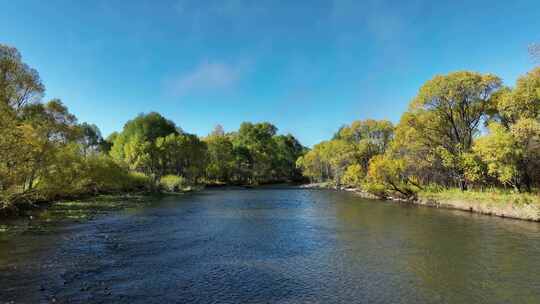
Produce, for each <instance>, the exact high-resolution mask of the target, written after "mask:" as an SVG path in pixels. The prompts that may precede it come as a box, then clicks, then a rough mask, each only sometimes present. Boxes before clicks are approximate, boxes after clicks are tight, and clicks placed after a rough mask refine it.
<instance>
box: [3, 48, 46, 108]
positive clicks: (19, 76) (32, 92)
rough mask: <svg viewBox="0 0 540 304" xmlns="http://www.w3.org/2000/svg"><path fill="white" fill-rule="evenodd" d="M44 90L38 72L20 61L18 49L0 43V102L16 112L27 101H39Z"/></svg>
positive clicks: (27, 102)
mask: <svg viewBox="0 0 540 304" xmlns="http://www.w3.org/2000/svg"><path fill="white" fill-rule="evenodd" d="M44 91H45V87H44V86H43V84H42V83H41V79H40V78H39V74H38V73H37V71H36V70H34V69H32V68H30V67H29V66H28V65H26V64H25V63H23V62H22V57H21V54H20V53H19V51H18V50H17V49H16V48H12V47H9V46H6V45H3V44H0V103H3V104H6V105H8V106H9V107H11V108H12V109H13V110H14V111H16V112H18V111H19V110H21V109H22V108H23V107H24V106H25V105H27V104H29V103H32V102H39V101H40V100H41V97H42V96H43V92H44Z"/></svg>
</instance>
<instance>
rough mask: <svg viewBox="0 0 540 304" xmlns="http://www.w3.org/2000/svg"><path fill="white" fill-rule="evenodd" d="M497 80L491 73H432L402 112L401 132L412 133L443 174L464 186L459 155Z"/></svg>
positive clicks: (471, 136) (476, 127) (467, 144)
mask: <svg viewBox="0 0 540 304" xmlns="http://www.w3.org/2000/svg"><path fill="white" fill-rule="evenodd" d="M500 85H501V81H500V79H499V78H498V77H496V76H493V75H491V74H479V73H474V72H467V71H465V72H454V73H451V74H448V75H445V76H436V77H434V78H433V79H431V80H429V81H428V82H426V83H425V84H424V85H423V86H422V88H421V89H420V91H419V93H418V95H417V96H416V98H415V99H414V100H413V102H412V103H411V105H410V107H409V111H408V113H406V115H407V116H406V120H405V121H404V123H405V124H406V125H401V126H400V127H402V128H406V129H408V128H410V129H412V132H411V131H406V132H404V133H407V132H408V133H409V134H414V135H416V136H417V137H418V138H417V140H418V142H420V143H422V144H423V145H424V146H425V148H424V149H423V150H425V152H427V153H429V154H430V155H431V156H428V157H431V158H439V159H440V161H441V163H442V164H443V166H444V167H445V169H446V170H447V174H449V175H450V176H451V178H452V179H453V180H454V181H455V183H456V184H458V185H459V186H460V188H461V189H466V187H467V179H466V176H465V168H464V165H463V162H462V160H463V155H464V154H465V153H469V152H470V150H471V147H472V145H473V140H474V137H475V136H476V135H477V134H478V131H479V126H480V124H481V122H482V121H483V120H484V119H485V118H486V117H487V113H488V109H489V105H490V103H489V101H490V98H491V96H492V95H493V94H494V92H496V90H497V89H498V88H499V87H500Z"/></svg>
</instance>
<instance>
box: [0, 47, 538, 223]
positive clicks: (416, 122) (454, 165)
mask: <svg viewBox="0 0 540 304" xmlns="http://www.w3.org/2000/svg"><path fill="white" fill-rule="evenodd" d="M44 92H45V87H44V85H43V83H42V82H41V79H40V77H39V74H38V72H37V71H35V70H34V69H32V68H31V67H29V66H28V65H26V64H25V63H24V62H23V61H22V58H21V54H20V53H19V52H18V51H17V49H15V48H13V47H9V46H5V45H0V213H1V210H4V211H5V210H8V209H9V208H12V207H13V206H16V205H21V206H23V205H25V204H33V203H34V202H36V201H50V200H55V199H59V198H64V197H74V196H79V195H83V194H96V193H111V192H126V191H129V192H131V191H160V190H166V191H181V190H183V189H185V188H186V187H189V186H193V185H197V184H243V185H246V184H264V183H272V182H290V181H301V180H302V179H304V178H305V177H307V178H309V179H310V180H311V181H313V182H326V183H328V184H332V185H333V186H338V187H342V186H345V187H354V188H360V189H362V190H364V191H367V192H371V193H373V194H375V195H377V196H380V197H388V196H398V197H403V198H414V197H415V196H416V194H417V193H418V192H419V191H424V190H430V189H447V188H454V187H457V188H460V189H462V190H465V189H485V188H506V189H512V191H515V192H531V191H534V190H535V189H537V188H538V186H539V184H540V68H535V69H533V70H532V71H530V72H528V73H526V74H525V75H522V76H521V77H519V79H518V80H517V83H516V84H515V85H514V86H513V87H509V86H505V85H503V83H502V81H501V79H500V78H499V77H497V76H495V75H492V74H481V73H476V72H469V71H461V72H454V73H450V74H448V75H438V76H435V77H434V78H433V79H431V80H429V81H427V82H426V83H425V84H424V85H423V86H422V87H421V88H420V90H419V92H418V94H417V96H416V97H415V98H414V99H413V100H412V102H411V103H410V105H409V108H408V110H407V111H406V112H405V113H404V114H403V115H402V117H401V119H400V121H399V123H398V124H397V125H393V124H392V123H391V122H390V121H386V120H369V119H368V120H361V121H355V122H352V123H351V124H350V125H345V126H343V127H341V128H340V129H339V130H338V131H337V132H336V133H335V134H334V136H333V138H332V139H330V140H328V141H323V142H321V143H319V144H317V145H315V146H313V148H311V149H307V148H305V147H304V146H303V145H302V144H301V143H300V142H299V141H298V140H297V139H296V138H295V137H294V136H292V135H278V134H277V128H276V127H275V126H274V125H272V124H270V123H267V122H263V123H250V122H245V123H242V124H241V126H240V128H239V129H238V130H237V131H234V132H225V131H224V130H223V128H222V127H220V126H217V127H216V128H215V129H214V131H213V132H211V133H210V134H208V135H207V136H205V137H198V136H196V135H194V134H190V133H187V132H185V131H183V130H182V129H181V128H180V127H179V126H178V125H176V124H175V123H174V122H172V121H171V120H168V119H166V118H164V117H163V116H161V115H160V114H158V113H147V114H140V115H138V116H137V117H135V118H134V119H132V120H130V121H128V122H127V123H126V124H125V125H124V127H123V129H122V130H121V131H120V132H115V133H113V134H111V135H110V136H108V137H107V138H103V137H102V135H101V133H100V131H99V129H98V127H97V126H95V125H93V124H88V123H79V122H78V120H77V118H76V117H75V115H73V114H71V113H70V112H69V111H68V109H67V107H66V106H65V105H64V104H63V103H62V102H61V101H60V100H58V99H53V100H50V101H44V100H43V97H44Z"/></svg>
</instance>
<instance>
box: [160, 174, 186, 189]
mask: <svg viewBox="0 0 540 304" xmlns="http://www.w3.org/2000/svg"><path fill="white" fill-rule="evenodd" d="M159 185H160V186H161V187H162V188H163V189H164V190H165V191H170V192H179V191H182V190H183V189H184V188H185V187H186V180H185V179H184V178H183V177H182V176H178V175H165V176H163V177H162V178H161V179H160V181H159Z"/></svg>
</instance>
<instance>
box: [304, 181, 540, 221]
mask: <svg viewBox="0 0 540 304" xmlns="http://www.w3.org/2000/svg"><path fill="white" fill-rule="evenodd" d="M300 188H302V189H326V190H335V191H346V192H351V193H353V194H354V195H357V196H359V197H362V198H366V199H373V200H379V201H391V202H395V203H402V204H410V205H417V206H425V207H430V208H441V209H448V210H458V211H463V212H469V213H477V214H482V215H488V216H496V217H500V218H509V219H515V220H521V221H529V222H540V205H538V204H516V203H512V202H506V203H497V202H481V201H472V200H462V199H458V198H456V199H444V200H441V199H436V198H432V197H422V195H420V197H419V198H417V199H415V200H405V199H401V198H394V197H387V198H380V197H378V196H376V195H373V194H371V193H367V192H365V191H362V190H360V189H357V188H344V187H334V186H329V185H328V184H325V183H312V184H305V185H301V186H300Z"/></svg>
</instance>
